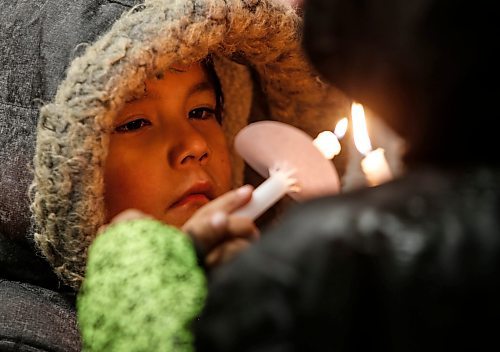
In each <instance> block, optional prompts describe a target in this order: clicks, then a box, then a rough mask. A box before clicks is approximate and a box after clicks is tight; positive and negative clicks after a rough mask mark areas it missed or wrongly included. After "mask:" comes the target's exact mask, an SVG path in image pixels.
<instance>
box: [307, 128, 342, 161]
mask: <svg viewBox="0 0 500 352" xmlns="http://www.w3.org/2000/svg"><path fill="white" fill-rule="evenodd" d="M313 144H314V146H315V147H316V148H318V149H319V151H320V152H321V153H322V154H323V156H324V157H325V158H327V159H332V158H333V157H334V156H335V155H337V154H339V153H340V150H341V147H340V143H339V140H338V139H337V137H336V136H335V134H333V132H332V131H323V132H321V133H320V134H318V136H317V137H316V138H315V139H314V141H313Z"/></svg>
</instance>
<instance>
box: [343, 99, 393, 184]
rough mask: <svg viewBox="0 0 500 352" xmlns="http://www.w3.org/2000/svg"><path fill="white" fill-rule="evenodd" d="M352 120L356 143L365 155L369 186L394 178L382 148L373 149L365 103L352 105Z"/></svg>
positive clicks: (365, 172) (363, 163) (365, 170)
mask: <svg viewBox="0 0 500 352" xmlns="http://www.w3.org/2000/svg"><path fill="white" fill-rule="evenodd" d="M351 111H352V113H351V115H352V122H353V126H354V130H353V134H354V144H355V145H356V148H357V149H358V151H359V152H360V153H361V154H363V155H364V158H363V159H362V160H361V169H362V170H363V173H364V174H365V177H366V181H367V182H368V185H369V186H377V185H379V184H381V183H384V182H387V181H389V180H390V179H391V178H392V172H391V169H390V168H389V164H387V160H386V158H385V151H384V149H382V148H377V149H375V150H373V148H372V144H371V141H370V137H369V136H368V128H367V126H366V118H365V110H364V108H363V105H361V104H358V103H353V104H352V106H351Z"/></svg>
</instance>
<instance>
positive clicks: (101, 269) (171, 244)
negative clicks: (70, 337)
mask: <svg viewBox="0 0 500 352" xmlns="http://www.w3.org/2000/svg"><path fill="white" fill-rule="evenodd" d="M205 296H206V282H205V276H204V273H203V270H202V269H201V268H200V267H199V266H198V265H197V259H196V254H195V253H194V250H193V246H192V245H191V242H190V240H189V238H188V237H187V236H186V235H185V234H183V233H182V232H181V231H179V230H177V229H175V228H173V227H169V226H166V225H163V224H162V223H160V222H158V221H153V220H134V221H130V222H123V223H118V224H116V225H112V226H110V227H109V228H108V229H107V230H106V231H105V232H103V233H102V234H101V235H99V236H98V237H97V238H96V240H95V241H94V242H93V243H92V245H91V246H90V248H89V256H88V268H87V273H86V278H85V280H84V282H83V285H82V288H81V290H80V292H79V294H78V299H77V311H78V323H79V327H80V331H81V333H82V338H83V349H84V350H85V351H89V352H90V351H94V352H95V351H107V352H113V351H120V352H121V351H129V352H134V351H179V352H182V351H191V350H192V349H193V347H192V345H193V337H192V334H191V331H190V323H191V321H192V320H193V319H194V318H195V317H196V316H197V315H198V314H199V312H200V311H201V309H202V307H203V303H204V300H205Z"/></svg>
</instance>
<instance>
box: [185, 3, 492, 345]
mask: <svg viewBox="0 0 500 352" xmlns="http://www.w3.org/2000/svg"><path fill="white" fill-rule="evenodd" d="M492 6H493V5H490V4H489V3H486V2H485V1H479V2H474V3H472V2H465V1H451V0H439V1H438V0H412V1H405V2H402V1H394V0H386V1H383V2H382V1H375V0H364V1H352V0H308V1H305V2H303V3H302V7H303V8H302V10H303V11H304V37H303V45H304V48H305V49H306V52H307V53H308V55H309V58H310V60H311V62H312V63H313V65H314V66H315V67H316V68H317V69H318V71H319V72H320V73H321V74H322V75H323V78H324V79H325V80H326V81H328V82H329V83H332V84H334V85H336V86H337V87H339V88H340V89H341V90H343V91H344V92H345V93H347V94H348V95H350V96H351V97H352V98H353V99H355V100H357V101H359V102H360V103H362V104H364V105H366V106H367V107H369V108H371V109H372V110H373V111H375V112H376V113H377V114H378V115H379V116H380V117H381V118H383V119H384V120H385V122H387V123H388V124H389V125H390V126H391V127H392V128H394V129H395V131H396V132H398V133H399V134H400V135H401V136H402V137H403V138H404V139H405V141H406V144H407V150H406V154H405V158H404V161H405V167H406V170H407V172H406V175H405V176H404V177H402V178H400V179H398V180H394V181H392V182H389V183H386V184H384V185H381V186H378V187H375V188H367V189H363V190H359V191H356V192H350V193H345V194H342V195H340V196H335V197H328V198H323V199H318V200H315V201H311V202H309V203H307V204H302V205H297V206H296V207H295V208H294V209H292V210H291V211H289V212H288V214H287V215H286V216H285V217H284V219H283V222H282V224H281V225H280V226H279V227H277V228H275V229H273V230H272V231H270V232H269V233H266V234H263V237H262V241H261V242H260V243H258V244H257V245H256V246H255V247H253V248H251V249H250V250H249V251H248V252H246V253H244V254H243V255H242V256H241V257H239V258H238V259H237V260H235V261H234V262H232V263H230V264H228V265H227V266H225V267H222V268H220V269H218V270H217V271H216V272H215V273H214V275H213V278H212V281H211V284H210V287H209V294H208V299H207V302H206V305H205V308H204V311H203V314H202V317H201V319H200V320H199V321H198V322H197V324H196V330H195V331H196V339H197V347H198V351H329V350H331V351H354V350H361V349H366V348H371V349H374V348H377V349H381V350H386V351H424V350H430V349H446V350H464V349H468V350H470V349H475V350H477V349H478V348H481V347H484V346H492V345H493V346H494V345H498V342H497V341H496V340H497V339H496V334H495V333H494V330H495V327H496V326H498V323H499V317H500V302H499V299H498V297H499V294H500V285H499V283H500V262H499V261H500V230H499V229H500V221H499V216H498V214H499V209H500V208H499V206H500V203H499V199H500V186H499V184H500V168H499V162H500V158H499V157H498V155H496V154H497V152H496V149H497V148H496V147H495V146H494V143H493V142H494V141H495V139H496V138H497V131H496V130H495V129H494V128H492V127H490V124H491V121H494V120H495V119H496V118H498V114H499V113H498V109H497V108H496V103H495V102H496V101H497V97H498V95H499V86H498V84H496V82H498V80H499V72H500V69H499V65H498V60H497V54H496V53H497V52H499V50H498V49H499V48H498V47H499V45H500V42H499V41H498V40H497V38H496V35H495V33H496V31H495V30H494V29H495V27H496V18H495V17H496V16H495V11H493V9H492Z"/></svg>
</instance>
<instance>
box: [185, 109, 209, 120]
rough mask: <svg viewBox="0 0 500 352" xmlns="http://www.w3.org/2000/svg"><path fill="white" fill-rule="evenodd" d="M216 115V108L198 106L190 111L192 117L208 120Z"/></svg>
mask: <svg viewBox="0 0 500 352" xmlns="http://www.w3.org/2000/svg"><path fill="white" fill-rule="evenodd" d="M213 117H215V110H213V109H210V108H198V109H193V110H191V111H190V112H189V118H190V119H197V120H208V119H211V118H213Z"/></svg>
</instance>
